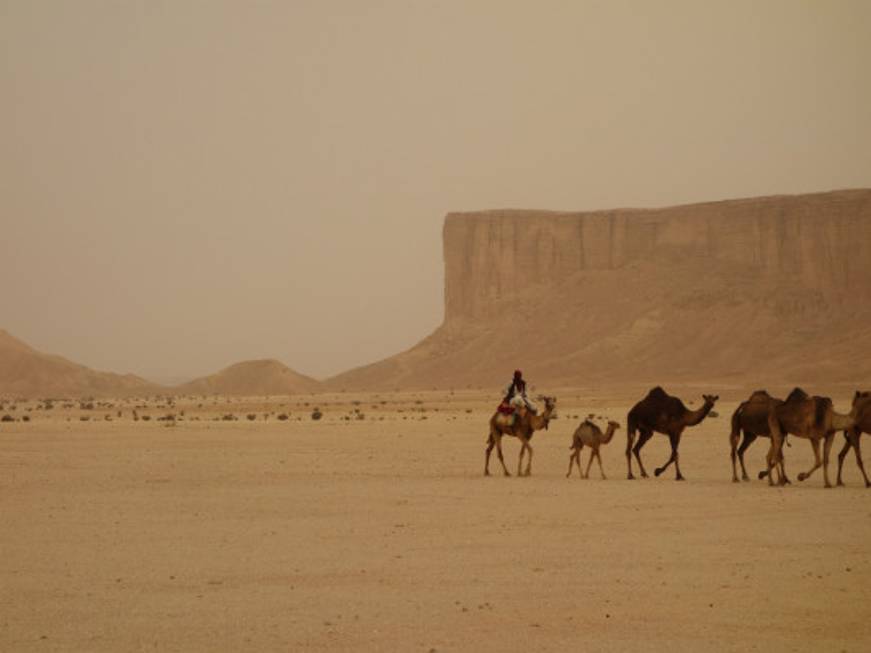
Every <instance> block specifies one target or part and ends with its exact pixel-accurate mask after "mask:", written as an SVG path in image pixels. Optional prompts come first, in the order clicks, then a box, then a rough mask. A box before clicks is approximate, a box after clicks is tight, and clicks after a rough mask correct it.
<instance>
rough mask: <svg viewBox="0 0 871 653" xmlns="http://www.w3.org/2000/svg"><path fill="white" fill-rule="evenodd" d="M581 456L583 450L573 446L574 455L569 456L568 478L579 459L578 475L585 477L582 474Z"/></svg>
mask: <svg viewBox="0 0 871 653" xmlns="http://www.w3.org/2000/svg"><path fill="white" fill-rule="evenodd" d="M580 456H581V450H580V449H579V448H578V447H573V448H572V455H571V456H569V471H568V473H567V474H566V478H568V477H569V476H571V475H572V468H573V467H574V466H575V461H576V460H577V461H578V475H579V476H581V477H583V474H581V463H580V460H579V458H580Z"/></svg>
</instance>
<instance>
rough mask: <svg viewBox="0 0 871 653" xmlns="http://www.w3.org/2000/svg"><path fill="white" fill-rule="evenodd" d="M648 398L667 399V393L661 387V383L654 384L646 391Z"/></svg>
mask: <svg viewBox="0 0 871 653" xmlns="http://www.w3.org/2000/svg"><path fill="white" fill-rule="evenodd" d="M647 398H648V399H667V398H668V393H667V392H666V391H665V390H663V389H662V386H661V385H658V386H656V387H655V388H653V389H651V391H650V392H648V393H647Z"/></svg>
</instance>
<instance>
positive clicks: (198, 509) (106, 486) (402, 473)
mask: <svg viewBox="0 0 871 653" xmlns="http://www.w3.org/2000/svg"><path fill="white" fill-rule="evenodd" d="M557 394H558V396H559V397H560V402H559V419H558V420H557V421H555V422H553V423H552V425H551V428H550V429H549V431H547V432H544V433H539V434H537V435H536V437H535V439H534V440H533V444H534V446H535V458H534V462H533V476H532V477H531V478H503V477H501V475H496V476H493V477H490V478H485V477H483V476H482V467H483V451H484V439H485V435H486V422H487V419H488V418H489V415H490V413H491V410H492V408H493V406H494V400H493V398H492V397H490V396H489V395H485V394H483V393H480V392H458V393H455V394H447V393H437V392H430V393H379V394H377V395H374V394H370V395H363V394H350V393H349V394H346V395H343V394H335V395H320V396H312V397H308V396H306V397H293V398H273V399H265V398H260V399H241V400H240V399H228V398H220V399H212V398H210V399H207V400H206V399H196V398H189V399H176V400H175V403H174V405H172V406H167V405H160V402H158V401H154V400H152V401H150V402H142V400H122V401H118V402H109V403H111V404H112V405H111V407H110V406H109V404H108V403H106V404H103V405H102V406H101V405H99V404H98V405H96V406H95V408H94V409H93V410H82V409H80V408H79V406H78V404H77V403H76V404H75V405H69V407H68V408H64V407H63V405H60V404H57V405H56V406H55V407H54V409H53V410H51V411H43V410H37V409H36V406H37V402H28V403H19V405H18V406H17V407H16V412H15V413H13V414H15V415H17V416H19V417H20V416H21V415H24V414H27V415H28V416H30V417H31V421H30V422H28V423H23V422H14V423H0V650H3V651H60V650H80V651H129V650H162V651H201V650H202V651H205V650H208V651H214V650H251V651H263V650H295V651H303V650H305V651H344V650H347V651H350V650H355V651H358V650H372V651H423V652H425V653H426V652H430V651H433V650H434V651H503V652H504V651H521V650H525V651H526V650H536V651H562V650H567V649H569V648H575V649H581V650H586V651H628V650H632V651H661V650H664V649H669V650H672V651H690V650H692V651H698V650H709V651H748V650H760V651H773V650H776V651H850V652H853V651H863V650H869V649H871V556H869V554H871V491H868V490H866V489H865V488H864V486H863V484H862V483H861V479H860V477H859V474H858V470H857V469H856V465H855V462H854V461H853V459H852V458H851V459H848V461H847V463H846V465H845V477H844V478H845V482H846V483H847V487H846V488H837V489H831V490H824V489H823V487H822V484H823V480H822V474H821V470H820V471H818V472H816V473H815V475H814V476H813V477H812V478H811V479H810V480H808V481H805V482H804V483H798V482H795V483H794V485H792V486H790V487H786V488H774V489H772V488H769V487H767V485H766V484H765V483H763V482H759V481H752V482H747V483H740V484H733V483H732V482H731V465H730V462H729V454H728V442H727V440H728V430H729V421H728V418H729V415H730V414H731V411H732V410H733V409H734V407H735V406H736V404H737V401H736V399H737V396H736V397H732V398H731V400H726V399H724V400H721V402H720V403H719V404H718V405H717V407H716V410H717V412H718V413H719V417H717V418H709V419H708V420H706V421H705V422H703V423H702V424H701V425H700V426H698V427H695V428H694V429H691V430H689V431H687V433H686V435H685V437H684V439H683V442H682V445H681V466H682V470H683V472H684V474H685V476H686V477H687V479H688V480H687V482H685V483H677V482H674V481H673V480H672V479H673V473H672V471H671V470H670V471H669V472H667V473H666V474H665V475H664V476H663V477H662V478H659V479H653V478H651V479H646V480H636V481H627V480H625V477H626V467H625V459H624V456H623V450H624V446H625V430H624V429H621V430H620V431H618V433H617V435H616V436H615V439H614V441H613V442H612V443H611V444H609V445H607V446H606V447H604V448H603V459H604V464H605V471H606V473H607V474H608V477H609V478H608V480H607V481H602V480H600V479H599V477H598V471H597V469H596V467H595V466H594V468H593V470H592V473H591V479H590V480H580V479H578V478H577V476H575V477H573V478H571V479H566V478H565V473H566V469H567V465H568V457H569V444H570V440H571V433H572V431H573V430H574V428H575V426H576V425H577V424H578V423H579V422H580V420H581V419H582V418H583V417H584V416H586V415H587V414H588V413H594V414H596V415H602V416H605V417H610V418H614V419H617V421H619V422H620V423H621V425H623V426H624V427H625V415H626V411H627V409H628V407H629V405H630V404H631V403H632V401H631V400H630V399H628V397H632V396H634V395H631V394H614V395H613V396H599V397H594V396H590V395H585V394H584V393H583V392H574V391H560V392H559V393H557ZM685 396H687V397H689V396H693V395H692V394H688V395H685ZM845 397H846V395H845ZM137 402H140V403H138V405H140V406H141V407H140V408H139V409H137V412H138V414H140V416H141V415H144V414H149V416H151V417H152V419H151V420H150V421H148V422H145V421H142V420H140V421H138V422H134V421H133V420H132V408H133V406H134V405H137ZM315 406H318V407H319V408H321V410H322V412H323V413H324V416H323V418H322V419H321V420H319V421H312V420H311V418H310V413H311V410H312V409H313V408H314V407H315ZM848 406H849V402H848V401H847V400H846V399H845V398H840V399H837V400H836V408H837V409H839V410H842V411H845V410H846V409H847V408H848ZM28 408H30V411H29V412H26V411H27V409H28ZM7 409H8V407H7ZM119 410H120V411H121V417H120V418H119V417H118V414H117V411H119ZM182 411H184V415H183V416H182V415H181V413H182ZM358 411H359V412H360V413H363V415H364V417H363V418H362V419H359V418H358V417H357V415H358ZM6 412H8V410H7V411H6ZM282 412H286V413H289V414H290V418H289V419H288V420H286V421H278V420H277V415H278V414H280V413H282ZM166 413H172V414H174V415H176V418H177V419H176V420H175V421H173V422H158V421H156V417H157V416H160V415H163V414H166ZM225 414H234V415H236V416H238V417H239V418H240V419H239V420H238V421H223V420H221V419H220V418H221V416H223V415H225ZM247 414H253V415H256V419H255V420H254V421H248V420H247V419H246V418H245V415H247ZM106 415H109V416H110V417H111V418H112V421H111V422H110V421H105V416H106ZM575 415H577V416H578V417H577V418H576V417H574V416H575ZM82 416H87V417H88V418H89V419H88V421H87V422H84V421H81V417H82ZM264 416H266V417H268V419H264ZM216 419H217V420H218V421H214V420H216ZM841 441H842V438H841V436H840V435H839V436H838V437H837V441H836V445H835V448H834V451H835V452H836V451H837V450H838V449H839V448H840V445H841ZM765 446H766V445H765V443H761V442H758V443H756V444H754V445H753V447H751V449H750V450H749V452H748V454H747V461H748V470H749V471H750V472H751V474H753V473H755V471H756V470H758V469H759V468H760V466H761V464H762V460H763V457H764V452H765ZM517 451H518V446H517V444H516V443H515V442H513V441H512V442H508V443H507V445H506V454H507V460H508V462H509V468H510V469H511V470H512V472H513V471H515V466H516V456H517ZM667 454H668V445H667V441H666V439H665V438H664V437H662V436H657V437H655V438H654V440H653V441H651V443H650V444H649V445H648V446H647V447H646V448H645V450H644V454H643V455H644V459H645V462H646V463H647V466H648V469H650V468H652V467H654V466H656V465H659V464H662V462H664V460H665V459H666V457H667ZM587 455H588V452H587V451H586V450H585V452H584V454H583V458H582V461H583V463H584V465H585V464H586V458H587ZM786 455H787V469H788V471H789V472H790V475H791V476H792V477H793V478H794V477H795V476H796V475H797V472H798V471H800V470H804V469H807V468H808V467H809V466H810V464H811V460H812V456H811V451H810V446H809V445H808V444H807V443H805V442H794V443H793V446H792V447H791V448H789V449H787V450H786ZM494 462H495V460H494ZM494 469H495V468H494ZM830 472H831V473H832V478H833V479H834V472H835V461H834V460H833V463H832V467H831V468H830Z"/></svg>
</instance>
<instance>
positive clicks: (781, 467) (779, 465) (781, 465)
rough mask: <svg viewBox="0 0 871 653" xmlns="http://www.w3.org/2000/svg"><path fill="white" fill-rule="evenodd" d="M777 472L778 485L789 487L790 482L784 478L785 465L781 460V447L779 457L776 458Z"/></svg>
mask: <svg viewBox="0 0 871 653" xmlns="http://www.w3.org/2000/svg"><path fill="white" fill-rule="evenodd" d="M777 470H778V474H780V484H781V485H791V484H792V481H790V480H789V478H787V476H786V465H785V464H784V459H783V447H781V448H780V455H779V456H778V457H777Z"/></svg>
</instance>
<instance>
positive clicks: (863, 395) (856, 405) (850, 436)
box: [837, 390, 871, 487]
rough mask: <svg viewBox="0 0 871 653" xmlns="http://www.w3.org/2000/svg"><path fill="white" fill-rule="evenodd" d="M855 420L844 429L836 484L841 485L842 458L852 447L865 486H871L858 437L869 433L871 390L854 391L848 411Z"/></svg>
mask: <svg viewBox="0 0 871 653" xmlns="http://www.w3.org/2000/svg"><path fill="white" fill-rule="evenodd" d="M850 414H852V415H853V416H854V418H855V420H856V425H855V426H854V427H853V428H852V429H849V430H846V431H844V438H845V439H846V442H845V443H844V448H843V449H841V453H839V454H838V481H837V483H838V485H843V484H844V482H843V481H842V480H841V469H842V468H843V467H844V458H845V457H846V455H847V453H848V452H849V451H850V448H851V447H852V449H853V451H855V452H856V463H857V464H858V465H859V471H861V472H862V476H863V478H864V479H865V487H871V481H869V480H868V474H866V473H865V465H864V464H863V463H862V450H861V449H860V448H859V438H860V437H861V436H862V434H863V433H871V392H859V391H858V390H857V391H856V394H855V396H854V397H853V409H852V410H851V411H850Z"/></svg>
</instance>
